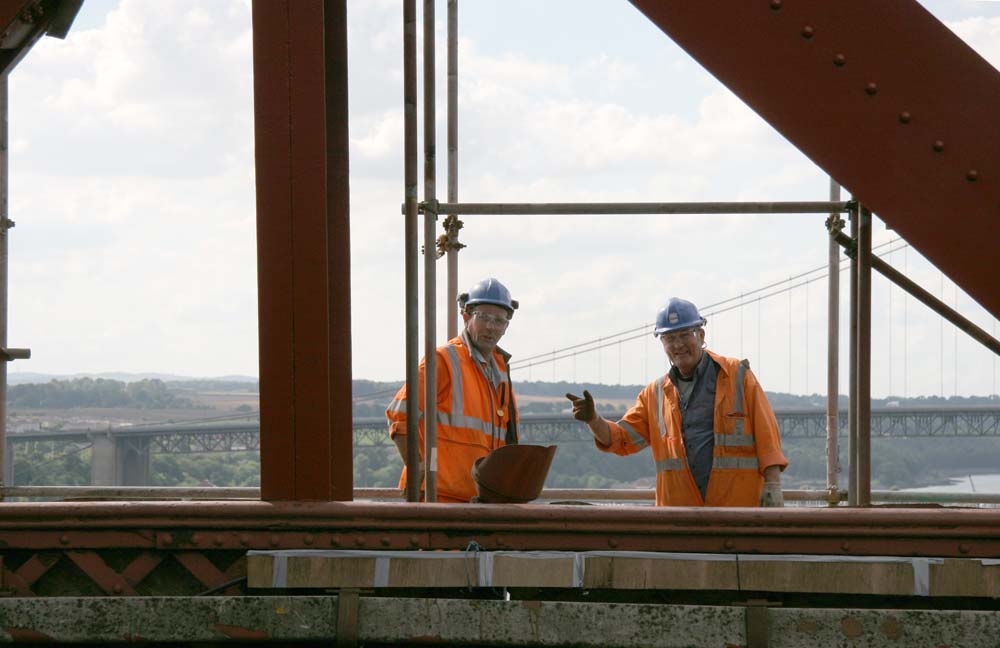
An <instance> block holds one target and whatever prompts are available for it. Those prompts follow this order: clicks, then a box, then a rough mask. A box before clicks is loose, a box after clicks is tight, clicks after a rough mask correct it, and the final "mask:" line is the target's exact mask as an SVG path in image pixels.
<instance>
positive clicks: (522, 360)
mask: <svg viewBox="0 0 1000 648" xmlns="http://www.w3.org/2000/svg"><path fill="white" fill-rule="evenodd" d="M901 240H902V239H901V238H895V239H893V240H891V241H888V242H886V243H881V244H879V245H876V246H873V247H872V251H873V252H874V251H875V250H878V249H881V248H884V247H886V246H891V245H893V244H895V243H898V242H899V241H901ZM908 245H909V244H908V243H904V244H903V245H902V246H900V247H899V248H895V249H894V250H891V251H895V250H898V249H902V248H903V247H907V246H908ZM885 254H887V253H883V254H880V255H879V256H880V257H881V256H885ZM849 261H850V259H841V262H840V263H841V265H842V266H843V265H844V264H846V263H849ZM827 268H828V265H822V266H819V267H816V268H813V269H812V270H806V271H805V272H801V273H799V274H797V275H792V276H790V277H788V279H782V280H781V281H775V282H774V283H770V284H767V285H764V286H761V287H760V288H756V289H754V290H751V291H749V292H746V293H741V294H740V295H737V296H735V297H730V298H728V299H723V300H721V301H717V302H715V303H712V304H707V305H706V306H704V309H705V310H711V309H712V308H716V307H719V306H722V305H724V304H728V303H729V302H733V301H736V300H738V299H741V298H745V297H748V296H752V295H756V294H758V293H761V292H764V291H766V290H769V289H771V288H774V287H775V286H780V285H782V284H786V283H788V282H790V281H795V280H796V279H801V278H802V277H806V276H809V275H811V274H814V273H816V272H820V271H823V270H826V269H827ZM843 269H844V268H843V267H842V268H841V271H843ZM823 277H826V274H823V275H821V276H820V277H819V278H820V279H822V278H823ZM727 310H731V309H727ZM719 312H726V311H719ZM651 327H652V324H643V325H641V326H636V327H633V328H629V329H625V330H623V331H619V332H617V333H612V334H611V335H605V336H603V337H601V338H598V339H596V340H587V341H586V342H579V343H577V344H571V345H570V346H565V347H560V348H558V349H553V350H552V351H546V352H544V353H536V354H535V355H530V356H526V357H524V358H518V359H517V360H515V361H514V362H513V363H512V364H523V363H526V362H529V361H532V360H537V359H538V358H541V357H543V356H548V355H552V354H559V353H565V352H566V351H572V350H573V349H579V348H582V347H587V346H590V345H592V344H595V343H596V342H598V341H600V340H606V339H611V338H617V337H619V336H625V335H630V334H633V333H637V332H639V331H643V330H645V329H648V328H651ZM628 339H630V340H632V339H635V338H634V337H630V338H628ZM561 357H568V356H561ZM550 360H551V359H550Z"/></svg>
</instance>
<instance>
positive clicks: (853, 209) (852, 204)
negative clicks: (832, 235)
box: [844, 198, 861, 218]
mask: <svg viewBox="0 0 1000 648" xmlns="http://www.w3.org/2000/svg"><path fill="white" fill-rule="evenodd" d="M844 207H845V208H847V213H849V214H851V217H852V218H853V217H854V216H856V215H857V214H858V210H859V209H860V208H861V203H859V202H858V199H857V198H851V199H850V200H848V201H847V202H845V203H844Z"/></svg>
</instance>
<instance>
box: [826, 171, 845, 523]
mask: <svg viewBox="0 0 1000 648" xmlns="http://www.w3.org/2000/svg"><path fill="white" fill-rule="evenodd" d="M830 201H831V202H839V201H840V185H839V184H838V183H837V181H836V180H834V179H833V178H830ZM843 226H844V221H843V220H842V219H841V218H840V215H839V214H836V213H831V214H830V217H829V220H827V229H828V230H829V232H830V245H829V269H828V271H827V277H828V279H827V280H828V282H829V284H828V290H829V292H828V299H827V349H826V487H827V490H828V491H829V492H830V500H831V505H833V506H835V505H836V503H837V499H836V497H837V489H838V488H839V484H838V478H837V476H838V474H839V473H840V448H839V447H838V445H837V433H838V432H839V430H840V421H839V418H838V417H839V415H840V414H839V410H840V405H839V399H840V384H839V383H840V245H839V244H838V243H837V238H836V235H837V234H838V233H839V232H840V230H841V228H843Z"/></svg>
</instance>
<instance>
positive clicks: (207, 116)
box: [9, 0, 1000, 396]
mask: <svg viewBox="0 0 1000 648" xmlns="http://www.w3.org/2000/svg"><path fill="white" fill-rule="evenodd" d="M924 4H925V6H927V7H928V9H930V10H931V11H932V12H934V13H935V15H936V16H938V17H939V19H941V20H943V21H945V22H946V23H947V24H948V25H949V26H950V27H951V28H952V29H953V30H955V31H956V32H957V33H958V34H959V35H960V36H961V37H962V38H964V39H965V40H966V41H967V42H968V43H969V44H970V45H972V46H973V47H974V48H975V49H977V50H978V51H979V52H980V53H981V54H982V55H983V56H984V57H985V58H986V59H988V60H989V61H991V62H992V63H993V65H994V66H1000V2H991V1H984V0H979V1H972V0H933V1H932V0H926V1H925V2H924ZM582 6H583V5H581V4H580V3H579V2H578V1H576V0H546V2H537V1H531V0H524V1H520V0H503V1H501V0H474V1H466V2H464V3H462V5H461V17H460V44H459V66H460V70H459V79H460V81H459V83H460V85H459V104H460V118H459V121H460V126H459V132H460V144H459V146H460V153H459V159H460V175H459V197H460V199H461V200H463V201H467V202H503V201H506V202H528V201H553V202H570V201H704V200H712V201H717V200H718V201H722V200H745V201H777V200H825V199H826V198H827V195H828V182H829V181H828V178H827V177H826V176H825V175H824V174H823V172H822V171H821V170H819V169H818V168H816V167H815V166H814V165H813V164H812V163H811V162H809V161H808V160H807V159H806V158H805V157H803V156H802V155H801V154H800V153H799V152H798V151H797V150H796V149H795V148H794V147H792V146H791V145H789V144H788V143H787V142H786V141H785V140H784V139H783V138H782V137H781V136H779V135H778V134H776V133H775V132H773V131H772V130H771V129H770V127H769V126H767V125H766V124H765V123H764V122H763V121H762V120H760V119H759V118H758V117H757V116H756V115H755V114H754V113H753V112H752V111H750V110H749V109H748V108H747V107H746V106H744V105H743V104H742V103H741V102H740V101H739V100H738V99H736V98H735V97H734V96H733V95H732V94H731V93H729V92H728V91H727V90H726V89H725V88H723V87H722V86H721V85H720V84H718V83H717V82H716V81H715V80H714V79H713V78H712V77H711V76H710V75H708V74H707V73H706V72H705V71H704V70H702V69H701V68H700V67H699V66H698V65H697V64H696V63H694V62H693V61H692V60H691V59H690V58H689V57H687V56H686V55H685V54H684V53H683V52H681V51H680V50H679V48H677V47H676V46H675V45H673V43H672V42H671V41H670V40H668V39H667V38H666V37H664V36H663V34H662V33H661V32H660V31H659V30H658V29H657V28H655V27H654V26H653V25H652V24H650V23H649V22H648V21H647V20H646V19H645V18H644V17H643V16H641V15H640V14H639V12H637V11H636V10H635V9H634V8H632V7H631V5H629V4H628V3H627V2H625V1H624V0H621V1H615V0H601V1H597V0H594V1H592V2H588V3H587V4H586V5H585V6H586V10H583V9H581V7H582ZM400 7H401V3H400V2H399V1H398V0H363V1H361V0H358V1H351V2H349V3H348V15H349V21H350V25H349V28H350V32H349V43H350V57H351V59H350V60H351V64H350V65H351V67H350V75H351V87H350V99H351V124H350V132H351V152H350V153H351V205H352V223H351V228H352V233H351V236H352V249H351V254H352V259H351V262H352V300H353V322H354V336H353V340H352V346H353V356H354V367H353V371H354V376H355V377H356V378H369V379H374V380H396V379H401V378H402V377H403V376H404V373H405V369H404V339H403V332H404V326H403V325H404V312H403V308H402V304H403V240H402V239H403V228H402V221H401V218H400V216H399V205H400V203H401V201H402V194H403V185H402V171H403V158H402V142H403V111H402V55H401V51H402V16H401V8H400ZM438 19H439V28H438V34H439V41H438V53H439V57H440V60H439V65H438V75H439V76H438V90H439V93H440V101H439V103H438V106H439V109H438V116H439V118H440V120H441V121H440V125H439V128H438V134H439V138H440V139H439V142H438V150H439V151H440V152H441V153H442V155H441V159H440V162H441V165H440V167H439V171H438V178H439V187H440V188H441V189H440V190H439V197H443V193H444V187H445V180H444V179H445V164H444V163H445V159H444V155H443V153H444V151H445V145H444V143H445V140H444V136H445V128H444V114H445V110H444V107H445V102H444V93H445V76H444V71H445V66H444V56H445V49H444V35H445V25H444V19H445V3H444V2H443V1H442V2H439V9H438ZM252 73H253V71H252V60H251V25H250V2H249V0H213V1H212V2H204V1H202V0H191V1H188V0H158V1H153V0H87V2H86V3H85V4H84V7H83V9H82V11H81V13H80V15H79V16H78V18H77V20H76V23H75V24H74V27H73V30H72V31H71V32H70V35H69V37H68V38H67V39H66V40H65V41H59V40H56V39H52V38H46V39H44V40H43V41H42V42H40V43H39V44H38V45H37V46H36V47H35V48H34V50H33V51H32V52H31V54H30V55H29V56H28V58H27V59H26V60H25V61H23V62H22V63H21V64H20V65H19V66H18V68H17V69H16V70H15V72H14V74H13V75H12V77H11V82H10V94H11V116H10V124H11V140H12V152H11V218H13V219H14V220H15V221H16V222H17V227H16V228H15V229H14V230H12V232H11V236H10V241H11V243H10V329H9V342H10V345H11V346H25V347H31V349H32V354H33V356H32V359H31V360H30V361H26V362H25V361H19V362H18V363H17V364H16V365H14V366H13V367H12V368H11V369H12V371H14V372H18V371H22V372H23V371H33V372H48V373H59V374H71V373H76V372H104V371H126V372H154V371H155V372H164V373H174V374H181V375H186V376H199V377H210V376H219V375H225V374H245V375H254V376H255V375H257V325H256V270H255V228H254V167H253V150H254V147H253V137H252V134H253V110H252V99H253V97H252ZM824 219H825V217H824V216H821V215H805V216H670V217H668V216H657V217H652V216H651V217H643V216H615V217H612V216H600V217H597V216H595V217H551V216H548V217H545V216H542V217H528V216H516V217H507V218H500V217H466V218H465V219H464V220H465V228H464V229H463V230H462V233H461V238H462V241H463V242H464V243H465V244H466V245H468V247H467V248H466V249H465V250H463V251H462V252H461V254H460V262H459V263H460V271H459V282H460V285H461V286H462V287H468V286H471V285H472V284H473V283H475V282H476V281H477V280H478V279H480V278H481V277H484V276H488V275H494V276H497V277H499V278H500V279H501V280H502V281H504V282H505V283H506V284H507V285H508V287H509V288H510V289H511V291H512V292H513V293H514V297H515V298H517V299H518V300H520V302H521V304H522V308H521V310H520V311H519V312H518V314H517V316H516V319H515V321H514V323H513V324H512V325H511V327H510V330H509V332H508V334H507V336H506V338H505V339H504V341H503V343H502V344H503V345H504V346H505V347H506V348H508V349H509V350H510V351H511V352H512V353H513V354H514V355H515V359H516V358H518V357H520V358H528V357H531V356H538V355H546V356H548V358H541V359H539V360H536V361H535V363H531V362H522V368H521V369H519V370H517V372H516V373H515V380H517V379H522V380H528V379H531V380H578V381H593V382H601V383H609V384H611V383H619V382H623V383H630V384H635V383H645V382H648V381H649V380H652V379H653V378H654V377H655V376H656V375H657V374H658V373H659V372H661V371H663V369H664V367H665V362H664V358H663V356H662V352H661V351H660V348H659V345H658V344H657V343H656V342H655V340H653V339H652V338H651V337H650V336H649V335H646V334H645V331H644V330H638V331H636V329H639V328H640V327H642V326H643V325H647V324H649V322H650V321H651V319H652V317H653V316H654V314H655V312H656V310H657V309H658V308H659V306H660V305H661V304H662V303H663V302H664V301H665V300H666V299H667V298H668V297H669V296H671V295H678V296H684V297H686V298H688V299H691V300H692V301H694V302H696V303H697V304H699V305H702V306H705V307H706V311H707V314H708V316H709V326H708V339H709V344H710V345H711V346H712V347H713V348H715V349H717V350H719V351H721V352H723V353H725V354H727V355H735V356H743V357H748V358H750V360H751V363H752V366H753V367H754V369H755V371H756V372H757V373H758V375H759V376H760V378H761V381H762V382H763V384H764V386H765V388H766V389H768V390H769V391H791V392H795V393H807V392H808V393H812V392H823V391H824V390H825V376H826V368H825V362H826V360H825V358H826V355H825V354H826V313H825V309H826V284H825V280H824V279H823V278H822V274H823V272H822V271H820V272H813V271H814V270H816V269H818V268H823V267H824V266H825V264H826V255H827V239H826V231H825V229H824V226H823V221H824ZM895 240H896V236H895V235H894V234H893V233H892V232H889V231H886V229H885V228H884V227H883V226H881V225H880V224H877V225H876V233H875V243H876V244H886V245H885V247H883V248H881V250H882V251H888V250H895V251H894V252H892V253H891V254H889V255H888V256H886V257H884V258H886V260H888V261H890V262H891V263H892V264H893V265H895V266H897V267H898V268H900V269H901V270H905V271H906V272H907V273H908V274H909V275H911V276H912V277H913V278H915V279H916V280H917V281H918V282H920V283H921V284H922V285H924V286H925V287H926V288H927V289H928V290H930V291H932V292H934V293H935V294H938V295H943V297H944V299H945V301H947V302H948V303H949V304H957V307H958V309H959V310H960V311H961V312H962V313H964V314H965V315H967V316H969V317H971V318H972V319H974V320H975V321H976V322H977V323H979V325H980V326H982V327H983V328H985V329H986V330H988V331H991V332H993V331H996V329H997V323H996V321H995V320H994V319H993V318H992V317H989V316H987V315H986V314H985V313H984V312H983V311H982V309H980V308H979V307H978V306H977V305H976V304H975V303H974V302H973V301H972V300H971V299H970V298H969V297H968V296H967V295H965V294H964V293H963V292H962V291H961V290H957V289H956V288H955V286H954V284H953V283H951V282H950V281H949V280H948V279H947V278H943V277H941V275H940V273H938V272H937V271H936V270H935V269H934V268H933V267H932V266H931V265H930V264H928V263H927V262H926V261H925V260H923V259H922V258H921V257H920V255H919V253H918V252H917V251H916V250H913V249H909V248H907V246H906V245H905V241H897V242H896V243H892V241H895ZM439 268H440V272H439V275H438V283H439V286H441V287H442V288H443V287H444V285H445V267H444V263H443V262H442V263H441V264H439ZM766 286H772V287H771V288H768V289H765V290H761V289H762V288H764V287H766ZM789 287H791V289H789ZM741 295H743V297H742V298H741V297H740V296H741ZM733 298H737V301H736V304H739V303H740V302H741V301H742V302H743V303H744V306H743V307H742V308H734V309H732V310H728V311H726V312H720V311H721V310H722V309H723V308H724V307H715V308H708V306H709V305H711V304H716V303H719V302H723V301H724V300H729V299H733ZM874 298H875V305H874V313H875V315H874V336H875V337H874V341H873V349H874V351H873V362H874V369H873V379H874V393H875V394H876V395H886V394H890V393H891V394H896V395H908V396H915V395H920V394H928V395H929V394H943V395H945V396H950V395H952V394H956V393H957V394H962V395H968V394H988V393H994V392H996V391H997V386H996V384H997V383H996V381H997V366H996V361H995V359H994V358H993V357H992V356H991V355H990V354H989V352H987V351H985V350H981V349H980V348H978V347H977V345H976V343H974V342H972V341H970V340H967V339H966V338H965V337H964V335H957V336H956V334H955V330H954V327H952V326H951V325H949V324H947V323H945V324H943V325H942V324H941V323H940V320H939V318H937V317H935V316H930V315H929V314H928V312H927V310H926V309H925V308H924V307H923V306H921V305H920V304H918V303H916V302H914V301H913V300H909V299H904V298H903V294H902V292H901V291H899V290H898V289H894V290H890V289H889V288H888V286H887V285H886V283H885V282H884V281H882V280H881V278H876V280H875V285H874ZM439 304H440V305H439V312H440V313H441V314H442V318H441V321H440V323H439V325H438V332H439V334H440V338H441V341H442V342H443V339H444V331H445V322H444V317H443V314H444V311H445V302H444V297H443V295H442V296H441V300H440V301H439ZM731 305H733V303H732V302H730V303H727V304H726V306H731ZM846 305H847V302H846V288H845V297H844V301H843V315H844V317H845V318H846V310H847V309H846ZM844 328H845V330H846V327H844ZM624 331H632V332H631V333H628V334H625V335H621V336H620V335H619V334H620V333H622V332H624ZM629 338H634V339H629ZM620 340H623V341H620ZM597 341H600V342H599V343H598V344H597V345H598V346H599V345H603V347H604V348H603V349H601V350H600V351H591V352H586V353H577V354H575V355H574V354H573V352H572V351H569V352H563V351H560V350H561V349H564V348H566V347H573V346H575V345H580V344H584V343H588V344H590V345H591V346H593V345H594V344H592V343H595V342H597ZM845 345H846V342H845ZM580 348H582V349H586V348H588V346H584V347H580ZM577 350H579V349H577ZM553 357H555V358H557V359H556V360H555V361H551V358H553ZM546 360H547V361H546ZM529 364H533V366H527V365H529ZM843 366H844V370H843V372H842V382H843V383H844V384H845V386H846V362H845V363H843Z"/></svg>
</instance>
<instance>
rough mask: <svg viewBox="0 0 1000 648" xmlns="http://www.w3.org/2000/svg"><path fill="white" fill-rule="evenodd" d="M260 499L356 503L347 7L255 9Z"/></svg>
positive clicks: (287, 4)
mask: <svg viewBox="0 0 1000 648" xmlns="http://www.w3.org/2000/svg"><path fill="white" fill-rule="evenodd" d="M253 40H254V57H253V60H254V117H255V126H254V135H255V141H256V178H257V285H258V326H259V339H260V350H259V351H260V407H261V421H260V427H261V431H260V435H261V440H260V446H261V497H262V498H263V499H266V500H289V499H293V500H349V499H351V493H352V488H353V484H352V461H351V452H352V450H351V353H350V273H349V264H350V239H349V236H348V151H347V48H346V40H347V24H346V9H345V6H344V0H339V1H329V2H325V3H324V2H321V1H320V0H309V1H302V0H257V1H256V2H254V4H253Z"/></svg>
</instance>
